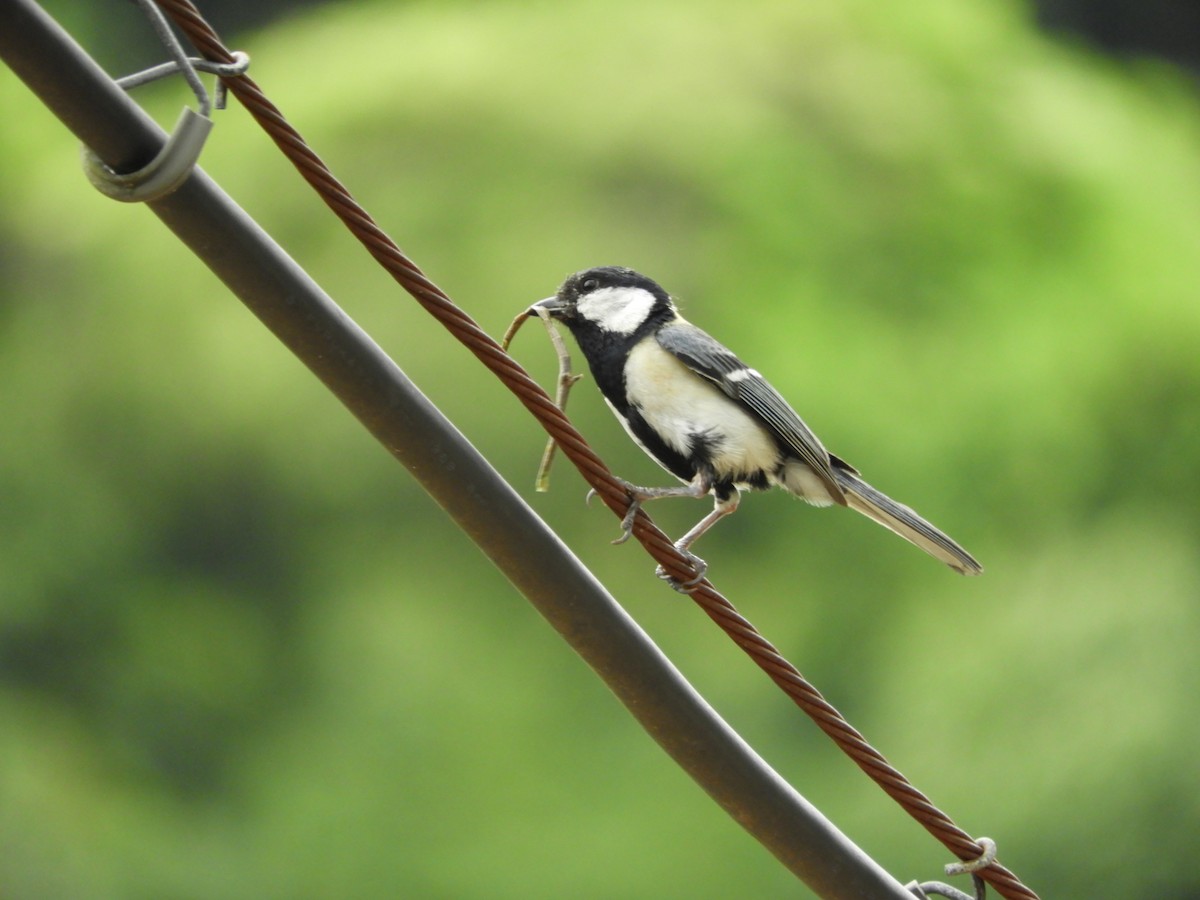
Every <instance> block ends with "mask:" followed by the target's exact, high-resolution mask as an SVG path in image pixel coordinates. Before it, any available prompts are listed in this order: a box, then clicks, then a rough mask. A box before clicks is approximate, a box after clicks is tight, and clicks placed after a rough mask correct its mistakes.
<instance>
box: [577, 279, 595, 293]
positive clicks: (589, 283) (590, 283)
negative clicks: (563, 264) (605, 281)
mask: <svg viewBox="0 0 1200 900" xmlns="http://www.w3.org/2000/svg"><path fill="white" fill-rule="evenodd" d="M579 287H580V288H581V289H582V290H583V292H584V293H585V294H586V293H587V292H588V291H594V290H595V289H596V288H598V287H600V282H599V281H597V280H596V279H595V278H585V279H583V284H581V285H580V286H579Z"/></svg>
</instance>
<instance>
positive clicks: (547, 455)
mask: <svg viewBox="0 0 1200 900" xmlns="http://www.w3.org/2000/svg"><path fill="white" fill-rule="evenodd" d="M531 313H532V314H534V315H536V316H537V317H538V318H539V319H541V320H542V324H543V325H545V326H546V333H547V334H549V335H550V343H551V344H553V345H554V352H555V353H557V354H558V383H557V386H556V388H555V390H554V405H555V406H557V407H558V408H559V409H560V410H562V411H563V412H566V411H567V395H568V394H569V393H570V391H571V388H572V387H573V386H574V384H575V382H577V381H578V380H579V379H580V378H582V377H583V376H582V375H573V374H571V356H570V354H569V353H567V345H566V344H565V343H564V342H563V339H562V335H560V334H559V333H558V329H556V328H555V327H554V320H553V318H552V317H551V316H550V311H549V310H546V309H542V308H540V307H537V306H534V307H531V308H530V309H527V310H526V311H525V312H523V313H521V314H520V315H519V316H517V317H516V318H515V319H513V321H512V324H511V325H509V326H508V330H507V331H506V332H504V337H503V339H502V340H501V341H500V347H501V349H503V350H504V351H506V352H507V350H508V345H509V344H511V343H512V340H513V338H514V337H515V336H516V334H517V331H518V330H520V328H521V326H522V325H524V324H525V320H526V319H528V318H529V316H530V314H531ZM557 448H558V444H557V443H556V442H555V440H554V438H550V439H549V440H547V441H546V449H545V450H544V451H542V461H541V464H540V465H538V471H537V479H536V480H535V481H534V483H533V487H534V490H536V491H540V492H543V493H544V492H546V491H548V490H550V464H551V463H552V462H553V461H554V451H555V450H556V449H557Z"/></svg>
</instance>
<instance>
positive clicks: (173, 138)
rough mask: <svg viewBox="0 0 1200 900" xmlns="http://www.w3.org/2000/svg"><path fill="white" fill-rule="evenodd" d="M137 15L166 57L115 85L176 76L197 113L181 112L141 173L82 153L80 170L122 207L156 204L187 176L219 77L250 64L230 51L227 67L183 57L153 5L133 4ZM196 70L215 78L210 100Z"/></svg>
mask: <svg viewBox="0 0 1200 900" xmlns="http://www.w3.org/2000/svg"><path fill="white" fill-rule="evenodd" d="M137 3H138V5H139V6H141V7H142V10H143V12H145V13H146V16H147V17H148V18H149V19H150V24H151V25H152V26H153V28H154V31H155V33H156V34H157V35H158V38H159V40H161V41H162V43H163V45H164V46H166V48H167V51H168V52H169V53H170V54H171V57H172V58H171V60H170V61H169V62H165V63H162V64H161V65H157V66H154V67H153V68H150V69H146V70H145V71H144V72H136V73H134V74H133V75H127V76H125V77H124V78H120V79H118V80H117V84H118V85H119V86H120V87H122V88H124V89H125V90H129V89H130V88H134V87H138V86H139V85H143V84H148V83H149V82H151V81H154V80H156V79H158V78H162V77H164V76H166V75H172V74H174V73H176V72H181V73H182V74H183V77H184V79H185V80H186V81H187V83H188V86H189V87H191V89H192V92H193V93H194V94H195V95H196V100H197V103H198V104H199V107H200V108H199V111H196V110H193V109H190V108H189V107H184V109H183V112H182V113H181V114H180V116H179V119H178V121H177V122H176V123H175V128H174V129H173V130H172V132H171V134H170V136H169V137H168V138H167V140H166V142H165V143H164V144H163V145H162V147H161V148H160V149H159V151H158V153H157V154H155V156H154V159H152V160H150V162H148V163H147V164H146V165H144V166H143V167H142V168H140V169H137V170H135V171H133V172H117V171H116V170H114V169H113V168H112V167H110V166H109V165H107V164H106V163H105V162H104V161H103V160H101V159H100V157H98V156H97V155H96V154H95V152H93V151H92V149H91V148H89V147H84V148H83V171H84V174H86V175H87V178H88V181H90V182H91V183H92V185H93V186H94V187H95V188H96V190H98V191H100V193H102V194H104V196H106V197H111V198H112V199H113V200H120V201H121V202H123V203H148V202H151V201H154V200H161V199H162V198H163V197H165V196H167V195H168V194H170V193H171V192H173V191H174V190H176V189H177V188H178V187H179V186H180V185H182V184H183V183H184V182H185V181H186V180H187V178H188V176H189V175H191V173H192V170H193V169H194V168H195V167H196V162H197V161H198V160H199V159H200V151H201V150H203V149H204V142H205V140H207V138H208V133H209V132H210V131H212V127H213V121H212V119H211V118H209V113H210V112H211V111H212V110H213V109H214V108H216V109H224V108H225V83H224V82H223V81H221V80H220V79H222V78H233V77H236V76H238V75H241V74H242V73H244V72H245V71H246V69H247V68H248V67H249V65H250V57H249V56H248V55H247V54H245V53H242V52H241V51H235V52H234V53H233V54H232V55H233V62H232V63H215V62H211V61H210V60H206V59H195V58H189V57H188V55H187V54H186V53H185V52H184V50H183V47H182V46H181V45H180V43H179V41H178V39H177V38H176V37H175V35H174V33H173V32H172V31H171V28H170V26H169V25H168V24H167V20H166V18H165V17H164V16H163V14H162V12H161V11H160V10H159V8H158V7H157V6H156V5H155V4H154V2H153V0H137ZM197 71H201V72H211V73H213V74H215V75H217V76H218V80H217V86H216V89H215V90H214V92H213V96H212V97H211V98H210V96H209V94H208V91H207V90H205V88H204V84H203V83H202V82H201V81H200V76H199V75H198V74H197Z"/></svg>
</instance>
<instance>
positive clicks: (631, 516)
mask: <svg viewBox="0 0 1200 900" xmlns="http://www.w3.org/2000/svg"><path fill="white" fill-rule="evenodd" d="M617 481H619V482H620V484H621V487H623V488H624V489H625V493H626V494H628V495H629V508H628V509H626V510H625V516H624V518H622V519H621V536H620V537H619V538H617V539H616V540H614V541H613V543H614V544H623V543H625V542H626V541H627V540H629V538H630V536H631V535H632V534H633V523H634V520H635V519H637V514H638V510H639V509H641V508H642V504H643V503H644V502H645V501H647V500H661V499H663V498H664V497H692V498H694V499H698V498H700V497H703V496H704V495H705V494H707V493H708V492H709V490H710V489H711V488H712V485H711V484H710V483H709V480H708V479H707V478H705V477H704V476H703V475H697V476H696V477H695V478H693V479H692V480H691V481H690V482H688V483H687V484H685V485H681V486H680V487H639V486H638V485H636V484H630V483H629V482H628V481H626V480H625V479H624V478H617ZM595 493H596V489H595V488H592V489H591V490H590V491H588V494H587V498H586V500H585V502H588V501H590V500H591V499H592V497H593V495H595ZM734 505H735V506H736V505H737V504H736V503H735V504H734ZM692 531H695V529H694V528H693V529H692ZM689 533H690V532H689ZM699 536H700V535H699V534H697V535H696V536H695V537H693V538H692V540H695V539H696V538H697V537H699Z"/></svg>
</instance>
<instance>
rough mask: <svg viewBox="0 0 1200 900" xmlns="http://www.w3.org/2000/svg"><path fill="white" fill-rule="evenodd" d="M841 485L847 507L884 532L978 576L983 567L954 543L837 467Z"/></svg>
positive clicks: (940, 532) (962, 570)
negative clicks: (872, 522)
mask: <svg viewBox="0 0 1200 900" xmlns="http://www.w3.org/2000/svg"><path fill="white" fill-rule="evenodd" d="M833 474H834V476H835V477H836V478H837V481H838V484H840V485H841V487H842V490H843V491H844V492H845V494H846V501H847V504H848V505H849V506H850V508H851V509H855V510H857V511H858V512H860V513H862V514H863V515H864V516H866V517H867V518H870V519H874V520H875V521H876V522H878V523H879V524H880V525H882V526H883V527H884V528H887V529H890V530H891V531H894V532H895V533H896V534H898V535H900V537H902V538H904V539H905V540H906V541H909V542H911V543H913V544H915V545H916V546H918V547H920V548H921V549H922V550H924V551H925V552H926V553H928V554H929V555H930V556H932V557H934V558H935V559H940V560H941V561H942V562H944V563H945V564H946V565H948V566H949V567H950V568H952V569H953V570H954V571H956V572H960V573H962V574H963V575H978V574H979V573H980V572H982V571H983V566H981V565H980V564H979V563H978V562H976V561H975V557H973V556H972V555H971V554H970V553H968V552H967V551H966V550H964V549H963V548H962V547H960V546H959V545H958V543H957V542H956V541H954V539H952V538H951V537H950V536H949V535H947V534H945V533H944V532H942V531H939V530H938V529H937V528H935V527H934V526H933V525H931V524H929V523H928V522H926V521H925V520H924V519H922V518H921V517H920V516H918V515H917V514H916V513H915V512H913V511H912V510H911V509H909V508H908V507H907V506H904V505H903V504H900V503H897V502H896V501H895V500H893V499H892V498H891V497H889V496H887V494H884V493H881V492H880V491H877V490H875V488H873V487H871V485H869V484H867V483H866V482H865V481H863V480H862V479H861V478H859V477H858V475H857V474H855V473H854V472H852V471H850V470H848V469H843V468H841V467H839V466H835V467H834V470H833Z"/></svg>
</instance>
